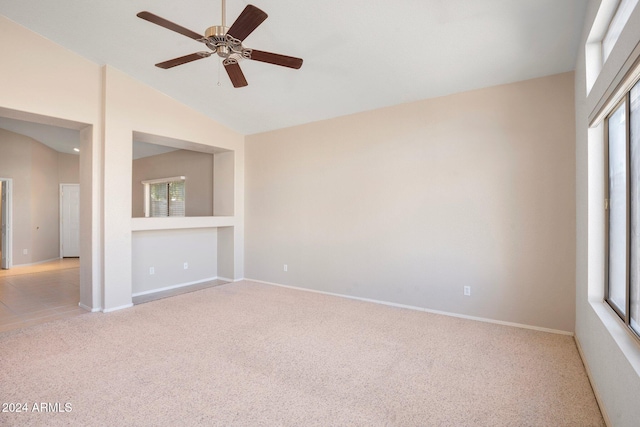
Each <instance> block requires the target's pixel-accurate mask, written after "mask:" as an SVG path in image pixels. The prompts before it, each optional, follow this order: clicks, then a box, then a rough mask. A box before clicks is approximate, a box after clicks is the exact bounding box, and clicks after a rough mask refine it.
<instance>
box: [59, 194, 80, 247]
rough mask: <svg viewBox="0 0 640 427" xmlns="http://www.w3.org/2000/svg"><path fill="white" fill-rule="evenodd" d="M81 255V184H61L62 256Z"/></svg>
mask: <svg viewBox="0 0 640 427" xmlns="http://www.w3.org/2000/svg"><path fill="white" fill-rule="evenodd" d="M79 256H80V185H79V184H60V258H77V257H79Z"/></svg>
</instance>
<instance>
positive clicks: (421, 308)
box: [245, 279, 574, 336]
mask: <svg viewBox="0 0 640 427" xmlns="http://www.w3.org/2000/svg"><path fill="white" fill-rule="evenodd" d="M245 280H248V281H251V282H257V283H263V284H265V285H272V286H279V287H281V288H289V289H296V290H300V291H307V292H315V293H318V294H323V295H331V296H334V297H342V298H349V299H353V300H357V301H365V302H372V303H375V304H382V305H388V306H391V307H398V308H406V309H409V310H416V311H423V312H425V313H432V314H441V315H443V316H450V317H458V318H460V319H467V320H475V321H478V322H485V323H494V324H497V325H504V326H513V327H516V328H522V329H532V330H534V331H540V332H549V333H552V334H559V335H569V336H574V334H573V332H569V331H561V330H558V329H549V328H542V327H540V326H532V325H525V324H523V323H514V322H504V321H502V320H495V319H487V318H484V317H476V316H467V315H466V314H458V313H450V312H448V311H440V310H431V309H428V308H423V307H417V306H415V305H406V304H398V303H395V302H388V301H381V300H376V299H370V298H361V297H355V296H351V295H345V294H336V293H333V292H325V291H318V290H315V289H308V288H301V287H298V286H289V285H282V284H280V283H273V282H265V281H264V280H256V279H245Z"/></svg>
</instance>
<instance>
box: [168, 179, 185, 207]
mask: <svg viewBox="0 0 640 427" xmlns="http://www.w3.org/2000/svg"><path fill="white" fill-rule="evenodd" d="M184 215H185V208H184V181H175V182H170V183H169V216H184Z"/></svg>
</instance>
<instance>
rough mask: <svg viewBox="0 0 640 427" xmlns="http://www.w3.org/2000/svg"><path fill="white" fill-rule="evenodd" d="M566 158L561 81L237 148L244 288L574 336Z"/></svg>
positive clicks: (361, 118)
mask: <svg viewBox="0 0 640 427" xmlns="http://www.w3.org/2000/svg"><path fill="white" fill-rule="evenodd" d="M574 143H575V133H574V94H573V73H565V74H560V75H556V76H551V77H546V78H541V79H535V80H530V81H525V82H520V83H515V84H510V85H504V86H498V87H493V88H488V89H483V90H477V91H473V92H468V93H462V94H458V95H452V96H447V97H443V98H437V99H430V100H425V101H421V102H416V103H411V104H405V105H399V106H395V107H390V108H384V109H380V110H375V111H370V112H365V113H360V114H355V115H352V116H346V117H340V118H336V119H332V120H327V121H322V122H317V123H312V124H308V125H303V126H298V127H294V128H289V129H283V130H278V131H274V132H268V133H263V134H257V135H251V136H248V137H247V138H246V144H247V146H246V150H247V153H246V180H247V182H246V186H247V187H246V188H247V190H246V207H247V219H246V230H247V236H246V263H247V266H246V271H247V274H246V276H247V277H248V278H252V279H257V280H263V281H268V282H276V283H281V284H286V285H293V286H300V287H305V288H311V289H316V290H321V291H327V292H333V293H338V294H345V295H351V296H357V297H364V298H370V299H376V300H382V301H387V302H393V303H401V304H407V305H413V306H418V307H423V308H428V309H433V310H441V311H446V312H451V313H458V314H464V315H468V316H477V317H483V318H489V319H495V320H500V321H506V322H515V323H521V324H526V325H532V326H537V327H542V328H549V329H556V330H562V331H573V329H574V318H575V311H574V283H575V276H574V274H575V270H574V261H575V243H574V242H575V231H574V230H575V199H574V197H575V187H574V178H575V164H574V161H575V158H574V153H575V147H574ZM284 264H287V265H288V272H284V271H283V265H284ZM465 285H469V286H471V292H472V295H471V297H465V296H463V286H465Z"/></svg>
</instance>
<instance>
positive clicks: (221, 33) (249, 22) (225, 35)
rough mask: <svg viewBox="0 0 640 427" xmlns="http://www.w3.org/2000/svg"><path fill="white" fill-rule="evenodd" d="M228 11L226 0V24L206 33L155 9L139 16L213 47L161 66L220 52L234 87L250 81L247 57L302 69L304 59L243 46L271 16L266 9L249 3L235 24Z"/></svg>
mask: <svg viewBox="0 0 640 427" xmlns="http://www.w3.org/2000/svg"><path fill="white" fill-rule="evenodd" d="M225 14H226V1H225V0H222V25H214V26H212V27H209V28H207V30H206V31H205V33H204V36H202V35H200V34H198V33H196V32H195V31H191V30H189V29H188V28H184V27H182V26H180V25H178V24H175V23H173V22H171V21H168V20H166V19H164V18H161V17H159V16H157V15H154V14H153V13H151V12H147V11H144V12H140V13H138V14H137V16H138V17H139V18H141V19H144V20H146V21H149V22H151V23H153V24H156V25H159V26H161V27H164V28H166V29H168V30H171V31H174V32H176V33H179V34H182V35H183V36H186V37H189V38H192V39H194V40H195V41H198V42H200V43H204V44H205V45H206V46H207V47H208V48H209V51H202V52H196V53H192V54H189V55H185V56H181V57H179V58H174V59H170V60H168V61H164V62H160V63H158V64H156V67H159V68H163V69H168V68H172V67H175V66H178V65H182V64H186V63H188V62H192V61H196V60H198V59H202V58H208V57H210V56H211V55H213V54H217V55H218V56H219V57H220V58H222V59H223V61H222V65H224V68H225V70H226V71H227V74H228V75H229V79H230V80H231V83H232V84H233V86H234V87H236V88H238V87H243V86H247V84H248V83H247V80H246V78H245V77H244V73H243V72H242V69H241V68H240V63H239V62H240V61H241V60H243V59H250V60H253V61H259V62H266V63H268V64H274V65H280V66H282V67H288V68H294V69H299V68H300V67H301V66H302V59H300V58H295V57H292V56H286V55H280V54H277V53H271V52H264V51H261V50H256V49H249V48H246V47H244V46H243V45H242V42H243V40H244V39H245V38H246V37H247V36H248V35H249V34H251V33H252V32H253V30H255V29H256V28H258V26H259V25H260V24H262V22H264V20H265V19H267V17H268V15H267V14H266V13H265V12H263V11H262V10H260V9H258V8H257V7H255V6H253V5H247V7H245V8H244V10H243V11H242V13H241V14H240V16H238V19H236V20H235V22H234V23H233V24H232V25H231V27H226V26H225Z"/></svg>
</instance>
